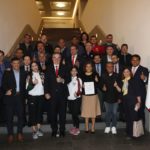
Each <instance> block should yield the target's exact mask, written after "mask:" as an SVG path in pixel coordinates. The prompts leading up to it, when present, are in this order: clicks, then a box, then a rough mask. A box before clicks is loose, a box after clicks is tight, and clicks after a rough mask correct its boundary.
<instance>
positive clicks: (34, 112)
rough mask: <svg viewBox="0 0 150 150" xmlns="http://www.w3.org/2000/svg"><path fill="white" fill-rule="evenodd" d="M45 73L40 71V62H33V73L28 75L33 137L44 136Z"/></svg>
mask: <svg viewBox="0 0 150 150" xmlns="http://www.w3.org/2000/svg"><path fill="white" fill-rule="evenodd" d="M43 82H44V74H42V73H40V71H39V67H38V64H37V63H36V62H33V63H32V64H31V74H30V75H29V76H28V77H27V81H26V89H27V91H28V95H29V98H28V105H29V124H30V125H31V126H32V131H33V134H32V137H33V139H38V137H40V136H43V132H42V131H41V129H40V128H41V122H42V101H43V100H44V87H43Z"/></svg>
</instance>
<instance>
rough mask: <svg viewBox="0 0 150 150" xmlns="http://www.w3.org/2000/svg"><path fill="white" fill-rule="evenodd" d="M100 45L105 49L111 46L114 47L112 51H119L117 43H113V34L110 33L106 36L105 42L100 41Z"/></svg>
mask: <svg viewBox="0 0 150 150" xmlns="http://www.w3.org/2000/svg"><path fill="white" fill-rule="evenodd" d="M102 45H103V46H104V47H105V48H106V49H107V47H108V46H112V47H113V49H114V53H115V54H118V52H119V48H118V46H117V44H115V43H113V35H112V34H108V35H107V36H106V41H105V43H102Z"/></svg>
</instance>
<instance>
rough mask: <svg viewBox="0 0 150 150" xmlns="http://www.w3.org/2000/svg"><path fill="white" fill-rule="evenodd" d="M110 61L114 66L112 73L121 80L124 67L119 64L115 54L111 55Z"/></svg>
mask: <svg viewBox="0 0 150 150" xmlns="http://www.w3.org/2000/svg"><path fill="white" fill-rule="evenodd" d="M111 59H112V63H113V64H114V72H115V73H117V74H118V76H119V78H120V80H121V78H122V72H123V69H124V67H123V66H122V65H121V64H120V63H119V58H118V56H117V55H116V54H113V55H112V57H111Z"/></svg>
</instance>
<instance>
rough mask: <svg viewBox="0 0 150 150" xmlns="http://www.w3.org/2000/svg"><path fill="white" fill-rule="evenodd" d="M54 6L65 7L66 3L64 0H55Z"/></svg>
mask: <svg viewBox="0 0 150 150" xmlns="http://www.w3.org/2000/svg"><path fill="white" fill-rule="evenodd" d="M56 7H59V8H63V7H66V3H65V2H56Z"/></svg>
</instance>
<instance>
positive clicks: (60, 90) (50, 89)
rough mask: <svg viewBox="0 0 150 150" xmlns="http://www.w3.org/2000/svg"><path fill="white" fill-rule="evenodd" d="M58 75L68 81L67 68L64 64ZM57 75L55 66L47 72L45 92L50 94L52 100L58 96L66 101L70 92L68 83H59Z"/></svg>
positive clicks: (51, 66)
mask: <svg viewBox="0 0 150 150" xmlns="http://www.w3.org/2000/svg"><path fill="white" fill-rule="evenodd" d="M58 75H59V76H60V77H61V78H63V79H64V81H66V77H67V74H66V67H65V66H64V65H62V64H60V66H59V72H58ZM56 79H57V77H56V73H55V68H54V65H53V64H52V65H50V66H49V67H48V68H47V69H46V72H45V81H44V92H45V93H50V95H51V98H52V99H55V97H56V95H58V94H59V95H60V96H61V97H62V99H65V98H66V97H67V96H68V90H67V85H66V82H64V83H57V81H56Z"/></svg>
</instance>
